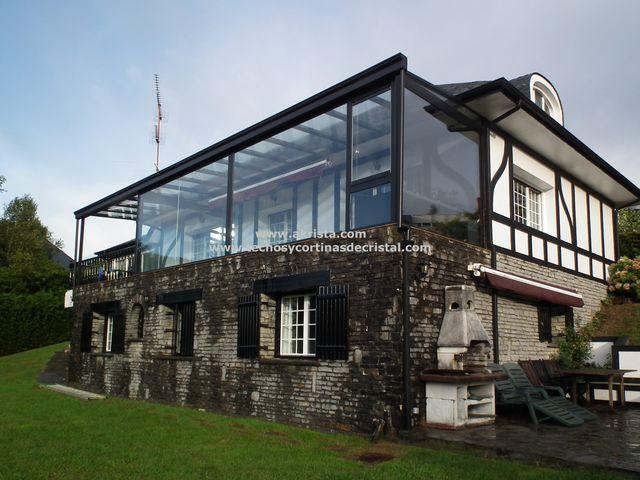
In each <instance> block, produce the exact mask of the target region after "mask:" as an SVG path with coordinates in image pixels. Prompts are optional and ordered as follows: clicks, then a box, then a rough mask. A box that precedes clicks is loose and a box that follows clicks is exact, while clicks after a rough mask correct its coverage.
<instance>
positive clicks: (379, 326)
mask: <svg viewBox="0 0 640 480" xmlns="http://www.w3.org/2000/svg"><path fill="white" fill-rule="evenodd" d="M367 235H368V237H367V239H364V240H346V239H334V240H325V243H330V244H338V245H342V244H347V243H352V242H355V243H358V242H361V243H369V244H374V243H377V244H385V243H394V244H395V243H399V242H400V241H401V240H402V235H401V234H400V233H399V232H398V231H397V229H396V228H395V227H394V226H383V227H376V228H371V229H368V230H367ZM410 235H411V238H412V239H413V240H414V241H415V242H416V243H418V244H428V245H429V247H430V253H428V254H426V253H412V254H410V257H409V271H408V277H409V292H410V308H411V310H410V315H411V332H410V335H411V348H410V355H411V363H412V371H411V380H412V402H411V404H412V409H414V408H417V410H418V413H417V414H412V418H413V422H414V424H416V423H420V422H421V421H422V419H423V418H424V415H425V408H424V407H425V402H424V391H423V390H424V385H423V384H421V382H420V381H419V380H418V375H419V372H420V371H421V370H423V369H425V368H435V367H436V365H437V359H436V341H437V338H438V333H439V329H440V324H441V322H442V315H443V313H444V287H445V286H447V285H457V284H467V285H475V286H476V289H477V290H476V295H475V304H476V311H477V312H478V314H479V316H480V319H481V321H482V323H483V325H484V327H485V329H486V330H487V333H488V335H489V337H490V338H491V336H492V310H491V290H490V289H489V287H488V285H487V284H486V283H485V281H484V279H482V278H480V279H479V278H476V277H473V276H472V275H471V274H470V272H468V271H467V265H468V264H470V263H483V264H486V265H488V264H490V252H489V251H488V250H486V249H483V248H480V247H475V246H472V245H469V244H466V243H463V242H459V241H456V240H452V239H449V238H446V237H443V236H440V235H437V234H435V233H432V232H427V231H424V230H420V229H411V231H410ZM299 243H302V244H305V243H313V240H307V241H303V242H299ZM498 268H500V269H503V270H507V271H513V272H515V273H524V272H526V273H527V275H529V276H532V277H535V278H539V279H541V280H546V281H552V282H554V283H560V284H568V285H574V286H576V287H577V288H579V289H580V291H581V293H582V294H583V295H584V296H585V302H586V306H585V308H584V309H582V310H583V311H582V312H581V311H578V310H576V320H577V321H578V322H584V321H586V320H587V319H588V318H590V316H591V314H592V313H593V312H594V311H595V309H596V308H597V306H598V304H599V301H600V299H601V298H602V297H603V296H604V295H605V286H604V285H603V284H600V283H598V282H594V281H589V280H585V279H582V278H578V277H575V276H572V275H570V274H566V273H564V272H560V271H557V270H553V269H551V268H546V267H540V266H538V265H537V264H533V263H530V262H523V261H522V260H518V259H515V258H511V257H506V256H505V255H499V257H498ZM320 270H328V271H329V272H330V281H331V283H332V284H348V285H349V288H350V295H349V304H350V305H349V332H348V344H349V358H348V360H347V361H317V360H315V359H302V360H298V359H293V360H292V359H283V358H277V357H276V355H275V354H276V349H275V341H276V340H275V339H276V331H275V328H276V323H275V321H276V308H277V302H276V298H275V297H273V296H271V295H262V297H261V307H260V308H261V319H260V321H261V332H260V336H261V349H260V358H259V359H253V360H251V359H239V358H237V354H236V341H237V302H238V298H239V297H240V296H242V295H247V294H250V293H252V288H253V282H254V281H255V280H258V279H264V278H273V277H279V276H286V275H296V274H302V273H310V272H317V271H320ZM194 288H202V291H203V296H202V300H200V301H197V302H196V321H195V336H194V355H193V357H192V358H187V359H185V358H179V357H173V356H172V355H171V353H172V338H173V333H172V332H171V331H170V330H171V329H172V328H173V312H172V309H171V308H169V307H167V306H165V305H159V304H156V295H157V294H159V293H166V292H172V291H182V290H189V289H194ZM113 300H119V301H120V302H121V308H122V309H123V311H124V313H125V314H126V318H127V327H126V349H125V353H124V354H116V355H109V354H103V353H102V343H103V322H104V318H103V317H102V316H101V315H99V314H95V315H94V335H93V350H92V353H80V351H79V344H80V329H81V317H82V313H83V312H85V311H87V310H89V309H90V305H91V304H92V303H99V302H107V301H113ZM74 302H75V322H74V330H73V333H72V355H71V365H70V380H71V382H72V383H73V384H75V385H77V386H79V387H82V388H86V389H89V390H92V391H96V392H104V393H106V394H108V395H118V396H124V397H130V398H136V399H151V400H155V401H162V402H172V403H177V404H183V405H190V406H194V407H198V408H205V409H211V410H216V411H220V412H225V413H230V414H239V415H256V416H260V417H264V418H268V419H271V420H274V421H279V422H288V423H295V424H299V425H308V426H314V427H322V428H329V429H340V430H355V431H364V432H366V431H370V430H371V428H372V419H373V418H374V417H381V416H382V415H383V411H384V410H385V409H389V410H390V411H391V414H392V418H393V421H394V423H395V425H396V426H401V425H402V423H401V418H402V410H401V409H402V403H403V402H402V400H403V388H402V378H403V377H402V358H403V357H402V355H403V343H402V335H403V331H402V328H403V321H402V320H403V316H402V254H400V253H391V252H387V253H382V252H381V253H375V254H366V253H352V252H345V253H320V252H312V253H304V254H302V253H293V254H291V255H285V254H277V253H264V252H246V253H242V254H237V255H230V256H226V257H223V258H218V259H211V260H207V261H202V262H196V263H191V264H186V265H182V266H176V267H170V268H166V269H162V270H158V271H154V272H147V273H143V274H137V275H134V276H131V277H129V278H124V279H119V280H112V281H109V282H104V283H100V284H93V285H83V286H79V287H77V289H76V292H75V295H74ZM136 304H140V305H142V306H143V307H144V310H145V323H144V336H143V338H142V339H138V338H137V336H138V335H137V321H138V310H137V309H134V305H136ZM499 315H500V320H499V324H500V349H501V352H502V360H503V361H505V360H516V359H520V358H540V357H545V356H548V355H549V354H550V353H551V352H552V349H550V348H549V347H548V346H547V344H542V343H541V342H539V341H538V333H537V325H538V322H537V311H536V308H535V304H533V303H531V302H527V301H525V300H523V299H518V298H510V297H506V296H501V297H500V299H499Z"/></svg>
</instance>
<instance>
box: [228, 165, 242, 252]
mask: <svg viewBox="0 0 640 480" xmlns="http://www.w3.org/2000/svg"><path fill="white" fill-rule="evenodd" d="M234 162H235V157H234V155H233V154H231V155H229V163H228V165H227V212H226V214H227V217H226V222H225V223H226V228H225V239H224V244H225V246H226V248H227V250H226V252H225V253H226V254H229V253H231V243H232V242H233V237H232V234H233V167H234ZM236 228H237V229H240V228H241V227H240V225H238V226H237V227H236ZM236 235H238V232H236Z"/></svg>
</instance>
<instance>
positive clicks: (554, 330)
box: [538, 303, 574, 342]
mask: <svg viewBox="0 0 640 480" xmlns="http://www.w3.org/2000/svg"><path fill="white" fill-rule="evenodd" d="M573 326H574V320H573V309H572V308H571V307H567V306H564V305H552V304H548V303H543V304H540V305H539V306H538V339H539V340H540V341H541V342H553V341H554V340H555V339H557V338H558V337H561V336H564V335H566V332H567V329H569V328H573Z"/></svg>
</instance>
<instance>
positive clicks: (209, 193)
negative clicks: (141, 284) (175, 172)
mask: <svg viewBox="0 0 640 480" xmlns="http://www.w3.org/2000/svg"><path fill="white" fill-rule="evenodd" d="M228 165H229V160H228V159H227V158H224V159H222V160H219V161H217V162H215V163H212V164H211V165H207V166H206V167H203V168H201V169H199V170H196V171H194V172H191V173H189V174H187V175H185V176H183V177H180V178H178V179H176V180H174V181H172V182H169V183H168V184H166V185H163V186H161V187H158V188H156V189H154V190H151V191H149V192H147V193H143V194H142V195H141V196H140V203H141V208H140V212H139V219H138V222H139V223H140V233H139V235H140V238H139V242H140V257H141V270H142V271H143V272H145V271H148V270H154V269H156V268H163V267H170V266H172V265H179V264H181V263H187V262H193V261H196V260H204V259H207V258H213V257H218V256H220V255H224V253H225V251H224V245H225V234H226V212H227V170H228Z"/></svg>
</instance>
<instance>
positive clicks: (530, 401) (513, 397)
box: [489, 363, 584, 427]
mask: <svg viewBox="0 0 640 480" xmlns="http://www.w3.org/2000/svg"><path fill="white" fill-rule="evenodd" d="M516 365H517V364H516ZM518 368H519V366H518ZM489 370H490V371H491V372H494V373H505V374H507V375H508V377H509V380H501V381H498V382H496V392H497V393H498V403H500V404H502V405H518V406H526V407H527V410H528V411H529V416H530V418H531V421H532V422H533V423H534V425H535V426H536V427H537V426H538V425H539V423H540V422H543V421H545V420H555V421H557V422H559V423H561V424H562V425H565V426H567V427H577V426H579V425H582V424H584V420H583V419H582V418H581V417H579V416H578V415H576V414H575V413H573V412H571V411H569V410H568V409H567V408H565V406H564V405H561V404H559V403H557V402H555V401H554V400H551V399H550V398H549V395H548V394H547V392H546V391H545V390H544V389H543V388H539V387H537V388H536V387H533V388H518V387H517V386H516V384H515V382H514V381H513V378H512V376H511V375H510V373H509V370H507V368H506V365H498V364H495V363H492V364H489ZM521 371H522V370H521ZM523 374H524V373H523Z"/></svg>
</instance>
